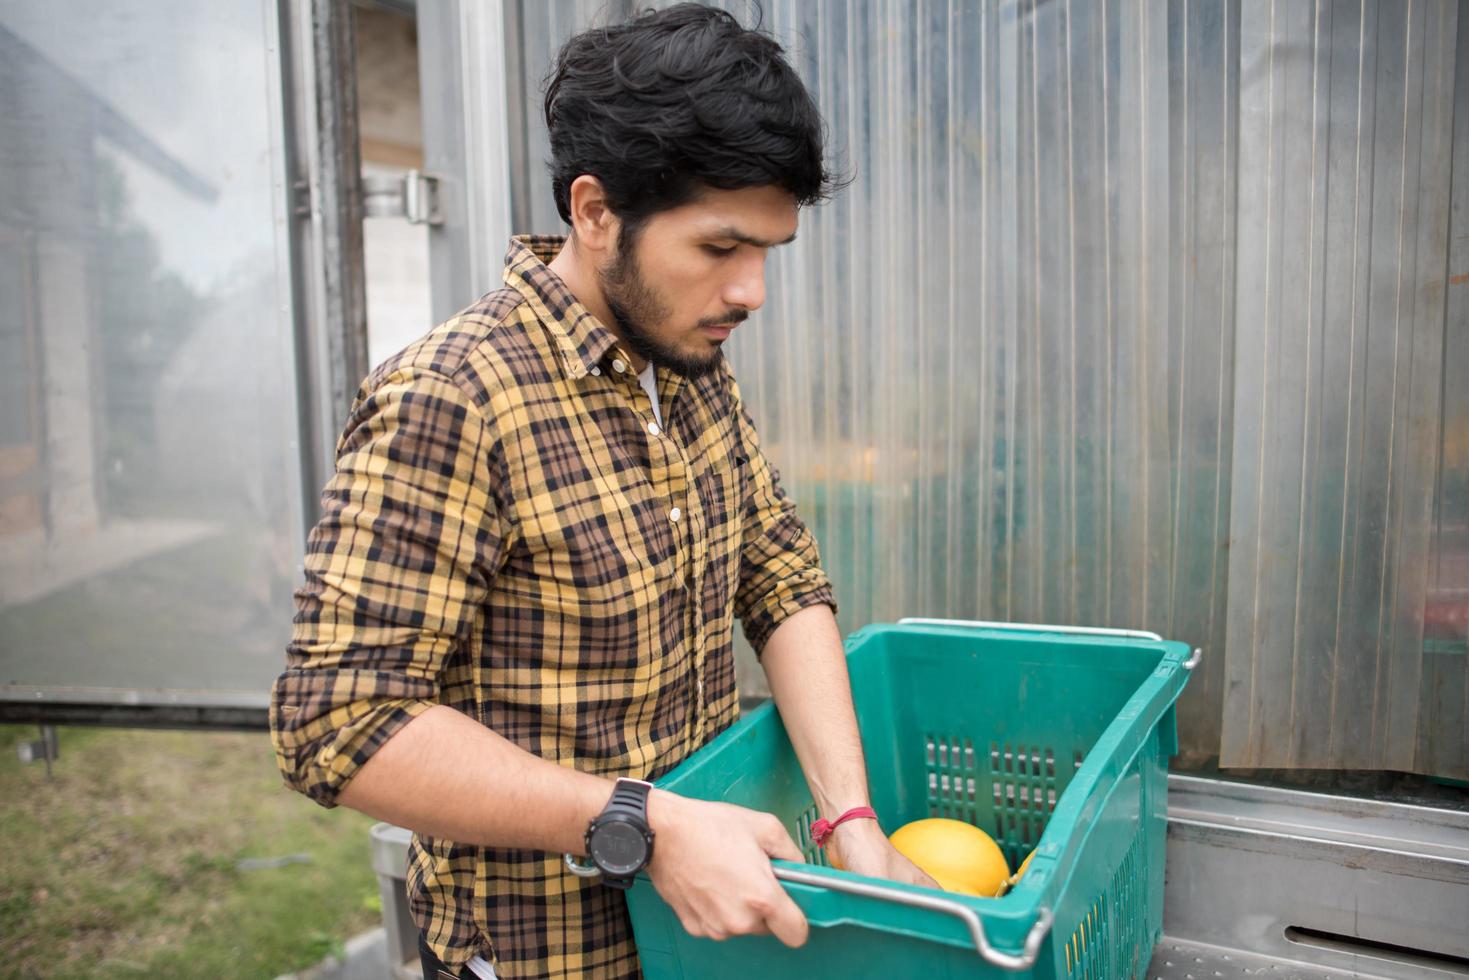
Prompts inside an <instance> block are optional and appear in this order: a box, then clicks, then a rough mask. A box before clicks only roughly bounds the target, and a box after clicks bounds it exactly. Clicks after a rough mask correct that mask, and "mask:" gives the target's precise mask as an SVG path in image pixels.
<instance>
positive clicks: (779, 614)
mask: <svg viewBox="0 0 1469 980" xmlns="http://www.w3.org/2000/svg"><path fill="white" fill-rule="evenodd" d="M730 386H731V390H732V391H733V392H734V400H735V413H734V415H735V424H736V425H737V426H738V427H739V439H740V443H741V444H742V446H743V451H744V454H745V457H746V460H747V465H748V466H749V471H750V477H749V484H748V491H747V493H746V496H745V502H744V511H743V531H742V540H741V551H740V584H739V589H738V590H737V591H736V593H735V615H737V616H738V617H739V618H740V623H741V625H742V626H743V628H744V631H745V638H746V639H747V640H749V641H750V646H751V647H752V648H753V649H754V650H755V653H756V654H757V655H758V654H760V653H761V652H763V651H764V649H765V643H766V641H767V640H769V639H770V634H772V633H774V632H775V630H776V628H777V627H779V626H780V624H781V623H783V622H785V621H786V619H787V618H788V617H790V616H791V615H792V614H794V613H797V612H800V611H801V610H802V609H805V608H806V607H807V606H814V605H818V604H825V605H828V606H830V607H831V608H832V611H833V612H835V611H836V598H835V596H834V595H833V592H832V587H831V581H830V580H829V579H828V578H827V576H826V572H825V571H823V570H822V568H821V554H820V551H819V550H818V548H817V546H816V537H815V536H814V535H813V534H812V533H811V531H810V529H808V528H807V527H806V525H805V524H804V523H802V521H801V518H800V517H799V516H798V515H797V514H796V505H795V504H794V503H792V502H791V500H790V498H788V497H787V496H786V495H785V491H784V490H782V489H781V486H780V474H779V473H778V472H777V471H776V470H775V468H774V467H773V466H771V465H770V463H769V461H768V460H767V459H766V458H765V454H764V453H762V452H761V451H760V439H759V436H758V435H757V434H756V432H755V424H754V422H753V421H752V420H751V419H750V415H749V413H748V412H747V411H745V406H744V403H743V401H742V400H741V399H740V396H739V387H738V386H737V385H735V383H734V380H733V379H731V380H730Z"/></svg>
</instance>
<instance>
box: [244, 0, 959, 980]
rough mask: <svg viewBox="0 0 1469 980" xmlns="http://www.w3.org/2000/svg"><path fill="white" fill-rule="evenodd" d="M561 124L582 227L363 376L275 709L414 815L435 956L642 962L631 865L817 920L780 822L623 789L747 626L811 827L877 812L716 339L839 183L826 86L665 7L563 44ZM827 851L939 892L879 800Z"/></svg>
mask: <svg viewBox="0 0 1469 980" xmlns="http://www.w3.org/2000/svg"><path fill="white" fill-rule="evenodd" d="M545 111H546V121H547V126H548V129H549V131H550V136H551V154H552V161H551V167H552V178H553V179H552V187H553V190H554V193H555V195H556V201H557V205H558V207H559V209H560V212H561V216H562V218H563V219H565V220H566V222H567V223H568V224H569V225H570V226H571V229H572V231H571V234H570V236H569V238H568V239H566V240H565V241H564V242H563V240H561V239H554V238H549V237H527V238H519V239H516V240H515V241H513V242H512V243H511V246H510V251H509V254H508V256H507V263H506V270H505V276H504V281H505V286H504V288H502V289H499V290H497V291H495V292H492V293H490V294H488V295H487V296H485V297H483V298H482V299H481V300H480V301H479V302H478V303H476V304H475V305H474V306H472V307H470V308H469V309H467V310H465V311H464V312H462V313H461V314H459V315H458V316H456V317H455V318H453V319H452V320H450V321H449V322H447V323H445V324H443V325H442V326H440V327H438V328H437V329H435V330H434V331H433V332H431V333H430V334H428V335H427V336H426V337H424V338H423V339H422V340H420V341H419V342H418V343H416V344H414V345H413V346H411V347H409V348H408V349H407V350H405V351H403V352H402V353H400V354H398V355H397V356H395V357H393V358H392V359H390V360H389V361H388V362H387V363H385V364H383V365H382V366H381V367H379V368H378V369H377V370H376V371H374V372H373V374H372V375H371V377H369V378H368V380H367V381H366V382H365V384H364V385H363V387H362V389H361V390H360V391H359V393H358V397H357V399H356V403H355V405H354V407H353V409H352V413H351V417H350V418H349V420H348V422H347V425H346V429H345V431H344V433H343V435H342V437H341V440H340V442H339V444H338V449H337V472H336V475H335V476H334V478H333V479H332V481H331V482H330V484H329V485H328V486H327V488H326V490H325V492H324V494H323V510H324V513H323V516H322V518H321V521H320V522H319V523H318V524H317V526H316V528H315V529H314V530H313V532H312V534H311V538H310V542H309V545H308V551H307V559H306V584H305V587H304V588H303V589H302V590H301V591H300V592H299V593H298V594H297V605H298V613H297V616H296V628H295V634H294V637H293V640H292V643H291V646H290V649H289V652H288V665H287V669H286V671H285V672H284V673H283V674H282V675H281V677H280V679H279V680H278V681H277V683H276V686H275V691H274V698H273V709H272V728H273V733H274V740H275V745H276V749H277V753H278V756H279V761H280V765H281V769H282V771H283V773H284V774H285V777H286V779H287V781H288V782H289V783H290V784H291V785H292V786H294V787H295V788H296V789H298V790H300V791H301V792H303V793H306V794H307V795H309V796H310V797H312V798H313V799H315V800H316V801H318V802H319V803H322V804H323V805H326V806H334V805H336V804H338V803H341V804H345V805H347V806H350V807H354V808H356V809H359V810H362V811H364V812H366V813H369V814H371V815H373V816H375V817H378V818H380V819H383V820H389V821H392V822H393V823H396V824H399V825H401V826H405V827H408V828H411V829H412V830H414V831H415V838H414V842H413V846H412V850H411V852H410V867H409V889H410V893H411V904H412V908H413V912H414V915H415V918H416V920H417V922H418V924H419V926H420V928H421V930H422V943H421V946H422V949H421V952H422V954H423V960H424V965H425V972H426V974H427V975H428V976H430V977H432V976H434V974H435V973H436V972H437V971H438V970H440V969H442V970H444V971H445V973H446V974H448V975H450V976H462V977H472V976H495V975H498V976H500V977H529V976H578V975H589V976H597V977H613V976H633V975H636V974H637V972H638V964H637V956H636V950H635V948H634V945H633V940H632V934H631V928H630V925H629V921H628V917H627V910H626V904H625V900H624V893H623V891H622V887H624V886H625V885H626V884H627V883H628V882H629V880H630V879H631V877H632V876H633V875H634V874H636V873H637V871H639V870H644V869H645V870H646V872H647V874H648V875H649V876H650V877H651V879H652V882H653V884H654V886H655V887H656V888H657V890H658V892H659V894H660V895H662V896H663V898H664V899H665V900H667V901H668V903H669V904H670V905H671V906H672V907H673V908H674V909H675V911H676V912H677V913H678V916H679V918H680V920H681V921H682V923H683V925H684V926H685V928H687V929H688V930H689V931H690V932H691V933H693V934H695V935H703V936H709V937H713V938H716V939H722V938H725V937H727V936H731V935H736V934H744V933H759V932H770V933H773V934H774V935H776V936H777V937H779V938H780V939H781V940H782V941H783V942H785V943H787V944H790V945H799V944H800V943H802V942H804V941H805V938H806V935H807V923H806V922H805V920H804V918H803V917H802V915H801V912H800V910H799V909H798V908H797V906H796V905H795V904H794V902H792V901H791V899H790V898H789V896H787V895H786V894H785V893H784V891H783V890H782V889H781V888H780V886H779V883H778V882H777V881H776V879H775V877H774V875H773V873H772V870H771V866H770V859H771V858H785V859H788V860H793V861H799V860H802V856H801V854H800V852H799V851H798V850H797V848H796V846H795V844H794V843H793V841H792V840H791V837H790V834H789V832H788V830H787V828H786V827H784V826H783V825H782V824H781V823H780V822H779V821H778V820H776V818H774V817H772V816H770V815H768V814H761V813H756V812H753V811H750V810H746V809H743V808H740V807H736V806H731V805H727V804H721V803H712V802H704V801H698V800H692V799H685V798H681V797H678V796H675V795H673V794H670V793H667V792H663V791H659V790H652V791H651V792H650V791H649V790H648V789H647V787H646V786H645V785H640V784H638V783H634V782H627V781H624V782H621V783H616V784H614V780H617V779H618V778H620V777H632V778H633V779H637V780H652V779H656V778H657V777H659V776H661V775H662V774H664V773H666V772H668V771H669V770H670V769H672V768H673V767H674V766H676V765H677V764H678V763H679V762H681V761H683V760H684V759H685V758H687V757H688V756H689V754H690V753H692V752H693V751H695V750H696V749H698V748H699V747H700V746H701V745H703V744H705V743H706V742H708V741H709V739H711V738H712V737H713V736H714V735H716V734H717V733H719V732H720V731H721V730H723V729H724V728H726V727H728V726H729V725H730V724H731V723H732V722H733V721H734V720H735V719H736V717H737V715H738V711H739V698H738V693H737V691H736V690H735V684H734V662H733V656H732V652H731V639H732V635H733V620H734V619H735V618H736V616H738V618H739V619H740V620H741V621H742V623H743V627H744V630H745V633H746V635H747V636H748V638H749V640H750V642H751V645H752V646H753V647H754V649H755V650H756V651H758V652H759V653H760V656H761V662H762V665H763V667H764V669H765V671H766V673H767V675H768V677H769V679H770V685H771V689H772V691H773V693H774V696H775V699H776V704H777V706H778V707H779V709H780V711H781V716H782V718H783V719H784V722H785V725H786V727H787V729H788V730H789V732H790V734H791V738H792V741H793V743H794V745H795V747H796V749H797V753H798V755H799V758H800V761H801V765H802V768H803V769H804V771H805V774H806V777H807V781H808V783H809V784H810V786H811V789H812V792H813V795H814V798H815V801H816V803H817V805H818V807H819V809H820V811H821V814H822V815H823V817H825V818H827V819H828V820H833V821H834V820H836V819H837V818H838V817H839V816H841V815H843V814H847V813H849V812H850V811H852V810H853V809H854V808H860V807H863V806H865V805H866V804H867V803H868V793H867V782H866V774H865V769H864V762H863V755H862V748H861V743H860V740H859V738H858V733H857V726H856V720H855V717H854V715H853V709H852V704H851V695H850V690H849V686H848V678H847V672H846V666H845V661H844V659H843V654H842V647H841V640H840V637H839V634H838V632H837V627H836V622H835V619H834V617H833V600H832V592H831V587H830V584H829V582H828V581H827V578H826V576H825V574H824V573H823V572H822V571H821V568H820V566H819V564H818V556H817V550H816V543H815V541H814V540H813V539H812V537H811V535H810V533H809V532H808V531H807V529H806V528H805V527H804V526H803V525H802V523H801V522H800V520H799V519H798V518H797V516H796V513H795V510H794V508H793V506H792V505H791V503H790V501H789V500H788V499H787V498H786V497H785V496H784V494H783V493H782V492H781V490H780V486H779V482H778V479H777V476H776V473H775V471H774V470H773V469H772V468H771V467H770V465H769V464H768V463H767V462H766V460H765V458H764V456H763V455H762V454H761V451H760V445H759V441H758V439H757V437H756V433H755V430H754V427H753V425H752V424H751V422H750V418H749V415H748V414H747V412H746V411H745V408H744V406H743V405H742V403H741V401H740V393H739V389H738V387H737V386H736V384H735V381H734V378H733V377H732V375H731V374H730V372H729V369H728V367H727V365H726V364H725V361H724V359H723V357H722V356H721V353H720V349H721V345H722V344H723V342H724V341H725V339H726V338H728V337H729V335H730V334H731V332H732V331H733V330H735V329H736V327H737V326H738V325H739V324H740V323H742V322H743V321H744V320H745V319H746V317H747V316H748V315H749V314H750V313H751V312H753V311H754V310H757V309H759V307H760V306H761V304H762V303H763V302H764V300H765V282H764V266H765V261H766V256H767V254H768V253H769V251H770V250H771V249H772V248H775V247H777V246H779V245H782V244H785V243H787V242H789V241H791V240H792V239H793V238H794V237H795V234H796V226H797V216H798V209H799V207H800V206H802V205H807V204H811V203H814V202H816V201H818V200H820V199H821V198H822V197H823V196H824V194H825V193H826V192H827V191H828V189H829V187H830V183H831V179H830V176H829V174H828V173H827V172H826V170H825V169H824V168H823V165H822V147H821V120H820V117H819V114H818V112H817V110H816V107H815V105H814V103H813V101H812V100H811V98H810V96H809V95H808V93H807V92H806V90H805V89H804V88H803V87H802V85H801V83H800V81H799V79H798V78H797V76H796V75H795V73H794V71H793V70H792V69H791V67H790V66H789V65H788V64H787V63H786V62H785V60H784V59H783V57H782V54H781V49H780V47H779V46H778V45H777V44H776V43H775V42H774V41H773V40H771V39H770V38H769V37H768V36H766V35H764V34H761V33H758V32H754V31H748V30H745V29H743V28H742V27H741V26H740V25H739V24H738V23H737V22H736V21H735V20H734V18H732V17H731V16H729V15H728V14H726V13H723V12H720V11H715V10H710V9H706V8H703V7H699V6H696V5H683V6H678V7H673V8H669V9H667V10H664V11H662V12H659V13H654V14H648V15H645V16H643V17H640V18H638V19H636V20H633V21H631V22H629V23H627V24H625V25H622V26H618V27H613V28H609V29H605V30H595V31H590V32H587V33H585V34H582V35H580V36H578V37H575V38H573V39H572V40H571V41H570V42H568V43H567V45H566V46H565V48H564V49H563V50H562V51H561V53H560V56H559V58H558V61H557V64H556V66H555V68H554V71H553V75H552V77H551V79H550V81H549V83H548V86H547V93H546V103H545ZM614 790H615V791H616V796H615V798H614ZM609 828H612V829H609ZM618 833H624V834H626V835H630V836H624V837H621V838H619V837H618V836H617V834H618ZM589 840H590V841H591V844H590V847H589V845H588V841H589ZM598 841H603V843H602V844H599V843H598ZM650 842H651V843H650ZM829 846H830V848H831V849H832V850H833V851H834V852H835V856H836V857H837V859H838V860H839V861H840V862H841V863H842V864H843V865H844V866H845V867H847V868H848V869H850V870H853V871H856V872H860V873H864V874H869V875H874V876H880V877H885V878H893V879H898V880H904V881H909V882H916V883H920V884H931V881H930V880H929V879H928V878H927V877H926V876H924V875H923V874H922V873H921V872H920V871H918V870H917V869H916V868H914V867H913V866H912V865H911V864H910V863H909V862H908V861H907V860H906V859H905V858H903V857H901V856H900V855H898V854H897V852H896V851H894V850H893V849H892V847H891V846H890V845H889V844H888V842H887V840H886V839H885V838H884V836H883V834H882V831H881V829H880V828H879V827H878V825H877V823H876V822H875V821H874V820H871V819H860V818H859V819H848V820H845V821H843V822H842V823H841V824H840V825H839V826H838V827H837V828H836V830H835V831H834V832H833V834H832V836H831V838H830V845H829ZM589 850H590V852H591V853H590V857H591V862H592V868H591V870H592V871H596V870H600V871H601V876H600V878H597V877H583V876H579V875H577V874H573V873H571V872H570V871H569V870H568V867H567V865H566V863H565V862H564V861H563V855H564V854H572V855H585V854H587V853H588V851H589Z"/></svg>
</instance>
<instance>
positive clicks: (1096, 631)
mask: <svg viewBox="0 0 1469 980" xmlns="http://www.w3.org/2000/svg"><path fill="white" fill-rule="evenodd" d="M898 625H899V626H959V627H962V628H965V629H991V630H1018V631H1020V632H1026V633H1071V634H1073V635H1079V636H1120V637H1127V638H1129V639H1133V640H1159V641H1161V640H1162V639H1163V638H1162V637H1161V636H1159V635H1158V634H1157V633H1153V632H1151V631H1149V630H1117V629H1110V628H1108V627H1105V626H1042V625H1040V624H1038V623H997V622H991V621H989V620H982V619H927V618H925V617H922V616H905V617H903V618H902V619H900V620H898ZM1203 660H1204V651H1203V650H1202V649H1201V648H1199V647H1195V648H1194V653H1193V656H1191V657H1189V658H1188V659H1187V660H1185V661H1184V662H1183V666H1184V669H1185V670H1193V669H1194V668H1195V667H1197V666H1198V665H1199V664H1200V663H1202V662H1203Z"/></svg>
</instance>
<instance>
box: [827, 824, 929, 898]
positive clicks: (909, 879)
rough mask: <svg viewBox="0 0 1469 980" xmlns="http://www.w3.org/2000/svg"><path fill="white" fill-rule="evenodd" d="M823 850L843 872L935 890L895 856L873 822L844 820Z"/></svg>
mask: <svg viewBox="0 0 1469 980" xmlns="http://www.w3.org/2000/svg"><path fill="white" fill-rule="evenodd" d="M826 849H827V850H828V851H831V852H832V854H831V855H830V856H831V857H832V858H834V859H835V861H836V863H837V864H839V865H840V866H841V867H842V869H843V870H845V871H851V872H853V873H854V874H859V875H867V876H868V877H870V878H885V879H887V880H888V881H898V882H902V883H903V884H905V885H921V886H922V887H924V888H938V887H939V883H938V882H936V881H934V880H933V879H932V878H930V877H929V876H928V875H927V874H924V872H923V871H922V870H920V869H919V867H918V865H916V864H914V863H913V862H912V861H910V860H908V859H907V858H906V857H904V856H903V855H901V854H899V853H898V850H897V848H895V847H893V845H892V843H891V842H890V841H889V840H888V839H887V838H886V837H884V836H883V833H882V830H881V828H879V827H878V825H877V821H876V820H848V821H846V822H845V823H843V824H842V825H841V826H840V827H838V828H837V829H836V830H835V832H833V833H832V835H831V839H830V840H828V841H827V842H826Z"/></svg>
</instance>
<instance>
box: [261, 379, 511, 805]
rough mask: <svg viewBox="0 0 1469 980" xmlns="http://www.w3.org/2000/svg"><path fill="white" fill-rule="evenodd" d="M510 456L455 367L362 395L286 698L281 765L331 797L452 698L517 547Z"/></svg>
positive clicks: (273, 717)
mask: <svg viewBox="0 0 1469 980" xmlns="http://www.w3.org/2000/svg"><path fill="white" fill-rule="evenodd" d="M496 458H498V457H497V449H496V446H495V443H494V440H493V438H492V433H491V428H490V426H489V425H488V424H487V422H486V421H485V418H484V416H483V415H482V414H481V413H480V411H479V409H478V408H477V407H476V406H475V405H474V404H473V403H472V401H471V400H470V398H469V397H468V396H467V395H466V394H465V392H464V391H462V390H461V389H460V387H459V386H458V385H457V384H456V383H455V382H454V381H453V380H452V379H450V378H448V377H445V376H443V375H441V374H437V373H434V372H432V371H424V370H418V369H399V370H398V371H396V372H394V373H392V374H389V375H387V376H385V377H381V378H378V379H376V380H375V383H373V385H372V387H371V388H370V389H368V390H365V391H364V392H362V393H359V396H358V399H357V402H356V404H354V406H353V410H352V414H351V417H350V419H349V421H348V423H347V426H346V428H345V431H344V432H343V434H342V437H341V439H340V441H339V442H338V444H337V466H336V473H335V475H334V476H333V477H332V479H331V481H330V482H329V483H328V484H327V487H326V489H325V490H324V491H323V493H322V515H321V519H320V520H319V521H318V522H317V524H316V526H315V528H313V529H312V531H311V534H310V537H309V539H308V541H307V546H306V560H305V584H304V586H303V587H302V588H301V589H300V590H298V591H297V593H296V616H295V621H294V628H293V632H292V638H291V643H290V645H289V647H288V648H287V651H286V669H285V671H284V672H283V673H282V674H281V675H280V677H279V678H278V679H277V680H276V682H275V685H274V688H273V690H272V694H271V710H270V727H271V739H272V742H273V744H274V746H275V752H276V761H277V764H278V765H279V766H280V769H281V773H282V775H283V776H284V777H285V780H286V783H287V784H288V785H289V786H291V787H292V788H294V789H296V790H298V791H300V792H301V793H304V794H306V795H307V796H309V797H311V798H312V799H313V800H315V801H317V802H318V803H320V804H322V805H323V806H328V807H330V806H335V805H336V801H337V796H338V795H339V794H340V793H341V791H342V788H343V787H344V786H346V784H347V783H348V781H349V780H351V778H352V776H353V774H354V773H356V771H357V770H358V769H359V768H360V767H361V766H362V765H363V763H365V762H366V761H367V760H368V759H369V758H371V756H372V754H373V753H374V752H375V751H376V750H377V748H378V747H379V746H381V745H382V744H383V743H384V742H386V741H387V740H388V739H389V738H390V737H391V736H392V735H393V734H394V733H395V732H396V731H398V729H400V728H401V727H402V726H403V725H405V724H407V723H408V722H409V721H410V720H412V719H413V718H414V717H416V716H417V715H419V714H421V713H423V712H424V711H426V710H428V708H429V707H431V706H432V705H433V704H434V703H435V701H436V700H437V698H438V693H439V681H438V676H439V671H440V668H441V667H442V666H443V664H444V662H445V660H446V659H447V658H448V657H449V655H450V654H451V653H452V652H453V651H454V650H455V648H456V646H457V645H458V644H459V643H460V642H462V641H463V640H464V638H465V637H466V636H467V634H468V633H469V630H470V628H471V626H472V625H473V623H474V620H475V617H476V615H477V611H478V608H479V607H480V605H481V603H482V601H483V599H484V597H485V593H486V590H487V589H488V584H489V581H490V579H491V578H492V577H493V576H494V574H495V571H496V570H497V569H498V568H499V565H500V563H501V560H502V555H503V552H504V547H505V540H506V536H507V533H508V529H507V528H506V526H505V525H504V524H503V522H502V518H501V514H502V508H501V507H500V506H499V505H498V504H497V503H496V490H497V486H496V480H497V477H498V474H497V473H496V467H495V464H494V461H495V459H496Z"/></svg>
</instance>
